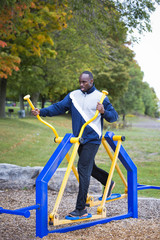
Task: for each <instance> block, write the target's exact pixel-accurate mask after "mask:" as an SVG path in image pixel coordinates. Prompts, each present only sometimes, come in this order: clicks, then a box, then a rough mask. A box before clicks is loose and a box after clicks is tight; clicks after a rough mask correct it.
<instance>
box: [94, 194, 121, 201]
mask: <svg viewBox="0 0 160 240" xmlns="http://www.w3.org/2000/svg"><path fill="white" fill-rule="evenodd" d="M102 197H103V196H101V197H99V198H98V200H99V201H102ZM119 197H121V194H120V193H112V195H111V196H110V197H109V198H106V201H108V200H112V199H115V198H119Z"/></svg>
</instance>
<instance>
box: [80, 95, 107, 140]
mask: <svg viewBox="0 0 160 240" xmlns="http://www.w3.org/2000/svg"><path fill="white" fill-rule="evenodd" d="M106 95H108V92H107V91H104V90H103V91H102V97H101V100H100V103H101V104H102V103H103V101H104V99H105V97H106ZM98 113H99V111H98V110H96V113H95V115H94V116H93V117H92V118H91V119H90V120H88V121H87V122H85V123H84V124H83V126H82V127H81V130H80V132H79V135H78V138H81V137H82V134H83V131H84V129H85V127H86V126H87V125H88V124H89V123H90V122H92V121H94V120H95V119H96V118H97V116H98Z"/></svg>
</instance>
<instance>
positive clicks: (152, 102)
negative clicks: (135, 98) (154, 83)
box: [142, 82, 158, 117]
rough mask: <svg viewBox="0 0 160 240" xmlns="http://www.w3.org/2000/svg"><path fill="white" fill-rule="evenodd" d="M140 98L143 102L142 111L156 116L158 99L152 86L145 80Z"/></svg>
mask: <svg viewBox="0 0 160 240" xmlns="http://www.w3.org/2000/svg"><path fill="white" fill-rule="evenodd" d="M142 100H143V103H144V107H145V109H144V113H145V114H146V115H148V116H151V117H156V116H157V113H158V101H157V98H156V94H155V91H154V89H153V88H150V87H149V84H148V83H147V82H144V83H143V84H142Z"/></svg>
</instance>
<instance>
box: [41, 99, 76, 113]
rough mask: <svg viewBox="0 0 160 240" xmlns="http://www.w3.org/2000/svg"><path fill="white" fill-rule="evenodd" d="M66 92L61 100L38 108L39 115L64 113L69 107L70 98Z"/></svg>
mask: <svg viewBox="0 0 160 240" xmlns="http://www.w3.org/2000/svg"><path fill="white" fill-rule="evenodd" d="M69 95H70V94H68V95H67V96H66V97H65V98H64V99H63V100H62V101H60V102H57V103H54V104H52V105H51V106H49V107H47V108H42V109H40V116H42V117H46V116H48V117H52V116H57V115H60V114H63V113H65V112H66V111H69V110H70V109H71V102H72V100H71V98H70V96H69Z"/></svg>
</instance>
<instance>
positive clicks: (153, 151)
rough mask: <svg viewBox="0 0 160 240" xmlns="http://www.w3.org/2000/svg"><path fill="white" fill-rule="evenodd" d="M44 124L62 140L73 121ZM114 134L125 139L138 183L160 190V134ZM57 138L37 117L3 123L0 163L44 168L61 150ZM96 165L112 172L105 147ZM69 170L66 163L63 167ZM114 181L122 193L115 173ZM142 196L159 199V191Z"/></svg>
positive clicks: (124, 131) (136, 130)
mask: <svg viewBox="0 0 160 240" xmlns="http://www.w3.org/2000/svg"><path fill="white" fill-rule="evenodd" d="M45 120H46V121H48V122H49V123H50V124H52V125H53V126H54V127H55V129H56V130H57V132H58V134H59V136H61V137H63V136H64V135H65V133H71V132H72V130H71V120H70V117H68V116H67V115H65V116H58V117H54V118H45ZM134 121H135V120H134ZM112 131H113V132H114V133H115V134H116V135H124V136H125V137H126V141H125V142H123V147H124V148H125V149H126V151H127V153H128V154H129V156H130V157H131V159H132V160H133V162H134V163H135V164H136V166H137V169H138V182H139V183H141V184H147V185H157V186H160V131H159V130H156V129H146V128H132V127H130V128H126V129H114V130H112ZM54 137H55V136H54V134H53V132H52V130H51V129H50V128H48V127H47V126H45V125H44V124H42V123H41V122H39V121H38V120H37V118H35V117H28V118H24V119H19V118H14V117H11V118H7V119H0V152H1V157H0V163H10V164H16V165H20V166H44V165H45V164H46V162H47V161H48V159H49V158H50V156H51V155H52V153H53V152H54V150H55V149H56V147H57V146H58V145H57V144H56V143H54ZM76 161H77V159H76ZM96 163H97V165H98V166H100V167H102V168H103V169H106V170H107V171H109V169H110V165H111V161H110V159H109V157H108V156H107V154H106V152H105V150H104V148H103V146H100V149H99V151H98V153H97V155H96ZM118 164H119V166H120V168H121V170H122V172H123V173H124V175H125V176H126V171H125V169H124V167H123V166H122V164H121V163H120V161H118ZM66 166H67V161H66V160H65V159H64V160H63V162H62V163H61V165H60V167H66ZM113 179H114V180H115V182H116V187H115V191H114V192H123V190H124V186H123V184H122V183H121V179H120V178H119V175H118V174H117V172H116V171H115V173H114V176H113ZM139 196H146V197H156V198H160V191H159V190H143V191H139Z"/></svg>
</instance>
